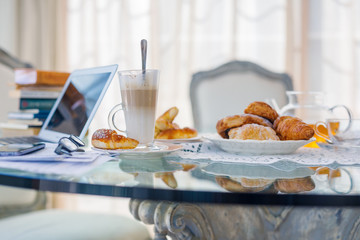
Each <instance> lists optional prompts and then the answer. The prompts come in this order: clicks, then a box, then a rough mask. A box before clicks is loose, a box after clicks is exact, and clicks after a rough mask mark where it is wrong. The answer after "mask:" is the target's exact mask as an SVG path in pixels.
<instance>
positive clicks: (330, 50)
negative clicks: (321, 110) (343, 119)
mask: <svg viewBox="0 0 360 240" xmlns="http://www.w3.org/2000/svg"><path fill="white" fill-rule="evenodd" d="M287 22H288V27H287V35H288V37H287V39H288V40H287V57H286V65H287V67H286V71H287V72H288V73H290V74H291V75H292V77H293V80H294V82H295V87H296V89H297V90H305V91H306V90H310V91H323V92H325V93H326V94H327V103H328V105H329V106H330V105H335V104H345V105H347V106H349V107H350V108H351V109H352V110H353V112H354V114H355V116H357V117H359V114H360V105H359V104H360V1H357V0H321V1H318V0H291V1H288V11H287Z"/></svg>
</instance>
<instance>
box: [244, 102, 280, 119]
mask: <svg viewBox="0 0 360 240" xmlns="http://www.w3.org/2000/svg"><path fill="white" fill-rule="evenodd" d="M244 113H249V114H254V115H257V116H260V117H263V118H266V119H268V120H270V122H274V121H275V119H276V118H278V117H279V114H278V113H277V112H276V111H275V110H274V109H273V108H272V107H270V105H268V104H266V103H264V102H253V103H250V104H249V106H248V107H247V108H246V109H245V110H244Z"/></svg>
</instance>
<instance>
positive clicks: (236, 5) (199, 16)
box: [68, 0, 287, 126]
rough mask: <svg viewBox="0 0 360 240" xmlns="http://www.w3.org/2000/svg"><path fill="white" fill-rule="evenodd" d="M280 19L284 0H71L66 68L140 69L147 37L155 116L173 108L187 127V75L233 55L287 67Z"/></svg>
mask: <svg viewBox="0 0 360 240" xmlns="http://www.w3.org/2000/svg"><path fill="white" fill-rule="evenodd" d="M285 20H286V1H285V0H274V1H253V0H250V1H236V0H234V1H229V0H227V1H218V0H206V1H205V0H196V1H194V0H177V1H176V0H173V1H167V0H146V1H144V0H131V1H129V0H122V1H117V0H104V1H90V0H75V1H74V0H71V1H68V23H69V24H68V46H69V65H70V68H72V69H73V68H80V67H87V66H97V65H105V64H113V63H118V64H119V69H120V70H124V69H136V68H140V67H141V55H140V40H141V39H143V38H145V39H147V40H148V45H149V46H148V64H147V66H148V68H158V69H160V71H161V74H160V91H159V105H158V114H160V113H161V112H163V111H165V110H167V109H168V108H170V107H172V106H177V107H179V109H180V113H179V116H178V117H177V119H176V122H177V123H179V124H180V126H191V125H192V116H191V107H190V102H189V83H190V80H191V75H192V74H193V73H194V72H196V71H199V70H206V69H209V68H213V67H216V66H218V65H220V64H223V63H225V62H226V61H230V60H233V59H242V60H250V61H254V62H257V63H259V64H261V65H263V66H265V67H267V68H269V69H272V70H274V71H280V72H282V71H285V50H286V48H285V46H286V36H287V35H286V21H285ZM116 80H117V78H116ZM118 92H119V90H118V89H117V87H113V88H112V89H110V91H109V96H107V98H106V104H104V105H103V106H102V108H101V109H103V110H106V111H108V109H109V106H111V105H113V104H115V102H118V101H119V97H118ZM110 95H111V97H110ZM106 111H103V112H102V113H101V114H99V116H102V118H101V117H96V119H95V121H96V122H97V123H98V125H99V126H100V125H103V126H104V124H105V126H106V125H107V124H106V119H104V114H105V115H106ZM100 112H101V110H100Z"/></svg>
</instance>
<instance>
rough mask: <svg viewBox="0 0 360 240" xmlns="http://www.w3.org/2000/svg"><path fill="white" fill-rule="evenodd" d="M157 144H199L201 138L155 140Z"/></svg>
mask: <svg viewBox="0 0 360 240" xmlns="http://www.w3.org/2000/svg"><path fill="white" fill-rule="evenodd" d="M155 141H156V142H165V143H187V142H199V141H201V138H200V137H193V138H180V139H179V138H178V139H155Z"/></svg>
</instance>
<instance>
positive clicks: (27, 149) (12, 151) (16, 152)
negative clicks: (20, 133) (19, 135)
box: [0, 143, 45, 156]
mask: <svg viewBox="0 0 360 240" xmlns="http://www.w3.org/2000/svg"><path fill="white" fill-rule="evenodd" d="M43 148H45V143H36V144H29V143H12V144H7V145H3V146H0V156H21V155H25V154H28V153H32V152H35V151H38V150H40V149H43Z"/></svg>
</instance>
